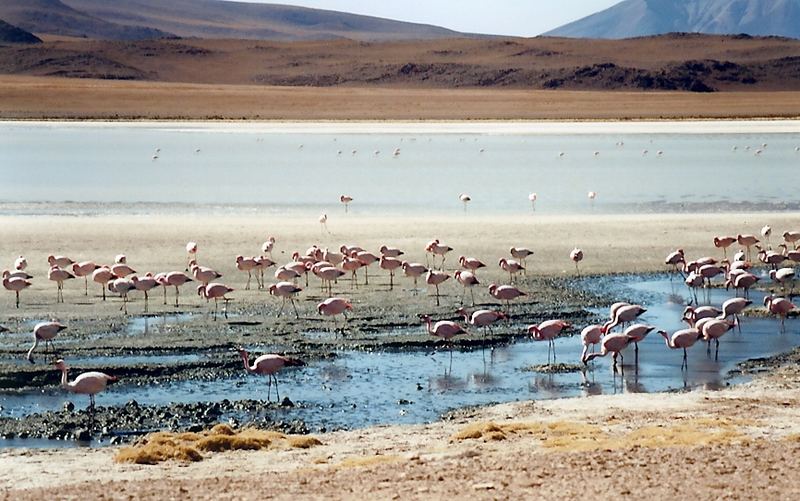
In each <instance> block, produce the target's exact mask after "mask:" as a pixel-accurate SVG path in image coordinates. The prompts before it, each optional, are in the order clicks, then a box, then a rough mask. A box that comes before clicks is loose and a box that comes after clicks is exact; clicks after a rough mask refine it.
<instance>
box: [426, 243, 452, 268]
mask: <svg viewBox="0 0 800 501" xmlns="http://www.w3.org/2000/svg"><path fill="white" fill-rule="evenodd" d="M452 250H453V248H452V247H450V246H449V245H442V244H440V243H439V240H438V239H436V240H433V241H432V242H430V243H429V244H428V245H427V246H426V247H425V251H426V252H428V253H429V254H433V267H434V268H435V267H436V256H441V257H442V262H441V264H440V265H439V269H440V270H444V261H445V259H447V256H446V255H447V253H448V252H450V251H452Z"/></svg>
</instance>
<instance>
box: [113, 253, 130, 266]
mask: <svg viewBox="0 0 800 501" xmlns="http://www.w3.org/2000/svg"><path fill="white" fill-rule="evenodd" d="M127 262H128V256H126V255H125V254H117V255H116V256H114V264H126V263H127Z"/></svg>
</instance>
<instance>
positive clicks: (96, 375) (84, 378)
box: [54, 360, 117, 421]
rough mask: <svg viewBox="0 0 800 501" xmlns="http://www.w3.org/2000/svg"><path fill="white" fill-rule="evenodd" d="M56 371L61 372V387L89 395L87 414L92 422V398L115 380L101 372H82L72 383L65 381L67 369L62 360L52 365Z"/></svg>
mask: <svg viewBox="0 0 800 501" xmlns="http://www.w3.org/2000/svg"><path fill="white" fill-rule="evenodd" d="M54 365H55V367H56V369H58V370H60V371H61V387H62V388H64V389H65V390H67V391H70V392H72V393H79V394H81V395H89V413H90V416H91V418H92V421H94V396H95V395H97V394H98V393H100V392H101V391H103V390H105V389H106V386H107V385H108V383H109V382H112V381H116V380H117V378H116V377H114V376H109V375H108V374H104V373H102V372H94V371H93V372H84V373H83V374H81V375H79V376H78V377H76V378H75V380H74V381H68V380H67V371H69V367H67V365H66V364H65V363H64V361H63V360H57V361H56V363H55V364H54Z"/></svg>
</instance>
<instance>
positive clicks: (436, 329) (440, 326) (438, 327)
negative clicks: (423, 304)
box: [421, 315, 468, 370]
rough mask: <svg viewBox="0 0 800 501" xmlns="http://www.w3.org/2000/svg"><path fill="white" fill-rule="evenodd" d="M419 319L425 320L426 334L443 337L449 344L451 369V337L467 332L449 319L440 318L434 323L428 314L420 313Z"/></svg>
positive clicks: (451, 366)
mask: <svg viewBox="0 0 800 501" xmlns="http://www.w3.org/2000/svg"><path fill="white" fill-rule="evenodd" d="M421 319H422V321H423V322H425V330H426V331H427V333H428V334H430V335H431V336H436V337H438V338H439V339H443V340H444V341H445V342H446V343H447V344H448V345H449V346H450V370H453V337H455V336H456V335H458V334H468V332H467V331H466V330H465V329H464V328H463V327H461V326H460V325H458V324H457V323H455V322H450V321H449V320H440V321H438V322H436V323H435V324H434V323H432V321H431V317H430V316H428V315H422V317H421Z"/></svg>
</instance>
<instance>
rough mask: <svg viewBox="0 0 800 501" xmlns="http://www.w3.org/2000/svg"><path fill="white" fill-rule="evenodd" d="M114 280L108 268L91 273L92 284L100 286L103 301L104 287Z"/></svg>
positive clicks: (104, 295)
mask: <svg viewBox="0 0 800 501" xmlns="http://www.w3.org/2000/svg"><path fill="white" fill-rule="evenodd" d="M116 278H117V277H116V276H115V275H114V274H113V273H111V270H110V269H109V268H108V266H101V267H100V268H97V269H96V270H94V271H93V272H92V282H95V283H98V284H100V289H102V291H103V301H105V300H106V285H108V282H110V281H112V280H115V279H116ZM164 298H165V299H164V304H167V300H166V296H164Z"/></svg>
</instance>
